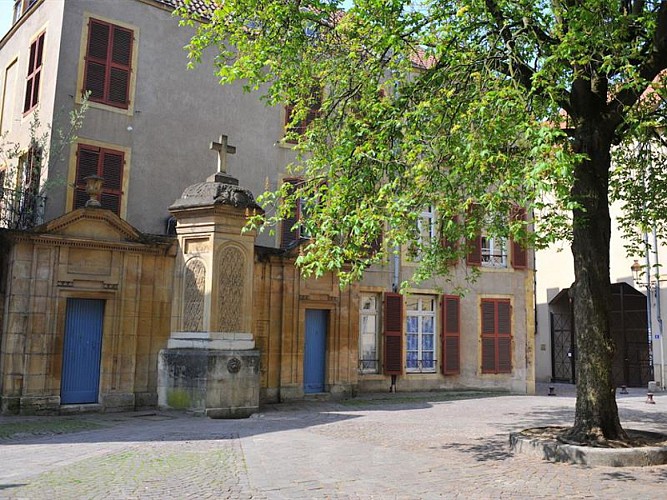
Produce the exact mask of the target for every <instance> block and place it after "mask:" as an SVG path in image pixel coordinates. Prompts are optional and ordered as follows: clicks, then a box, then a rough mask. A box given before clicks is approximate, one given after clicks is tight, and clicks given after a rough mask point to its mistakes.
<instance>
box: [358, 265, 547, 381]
mask: <svg viewBox="0 0 667 500" xmlns="http://www.w3.org/2000/svg"><path fill="white" fill-rule="evenodd" d="M530 254H532V252H531V253H530ZM508 260H509V259H508ZM395 265H398V284H400V283H401V282H402V281H404V280H407V279H409V278H410V277H411V276H412V273H413V272H414V269H415V266H414V265H412V264H410V263H409V262H405V260H404V256H403V255H401V256H400V257H399V260H398V262H395V261H394V260H393V257H391V258H390V260H388V261H387V262H386V264H385V265H383V266H373V267H371V268H369V270H368V271H367V272H366V273H365V275H364V279H363V280H362V282H361V283H360V291H361V292H370V293H382V292H385V291H391V290H392V287H393V285H394V269H395ZM532 266H533V261H532V258H531V259H530V260H529V265H528V267H527V268H526V269H525V270H518V269H513V268H512V267H511V266H510V264H509V262H508V267H507V268H502V269H493V268H486V267H479V268H478V270H479V275H478V276H477V277H474V278H473V270H472V268H471V267H468V266H466V264H465V262H459V263H458V265H457V266H456V267H455V268H454V270H453V272H452V274H451V276H449V277H436V278H433V279H430V280H427V281H424V282H422V283H419V284H418V285H414V286H413V287H412V288H409V289H408V293H409V294H428V295H433V296H437V298H438V301H437V303H438V304H437V311H436V332H442V325H441V324H440V323H441V311H440V308H441V304H440V300H439V299H440V296H441V295H443V294H457V293H458V292H460V291H463V295H462V296H461V301H460V320H461V336H460V366H461V371H460V373H459V374H458V375H442V374H441V373H440V371H439V366H440V362H441V360H442V347H441V345H440V339H439V338H438V339H437V343H438V345H437V348H436V356H437V359H438V370H437V373H405V374H403V375H401V376H399V378H398V381H397V389H398V390H433V389H463V388H470V387H474V388H480V389H501V390H509V391H512V392H519V393H526V392H528V393H532V392H533V391H534V386H535V372H534V370H535V366H534V357H533V356H534V342H535V329H534V312H533V311H534V296H533V290H534V288H533V287H534V284H533V277H534V273H533V271H532ZM482 298H503V299H509V300H510V302H511V306H512V319H511V321H512V373H511V374H509V375H506V374H498V375H495V374H482V370H481V319H480V300H481V299H482ZM358 316H359V313H358V311H357V312H356V318H357V319H356V321H357V322H358V321H359V320H358ZM403 318H405V311H404V315H403ZM358 328H359V327H357V329H358ZM388 381H389V377H387V376H385V375H382V374H363V375H360V376H359V389H360V391H368V390H382V391H384V390H387V388H388V387H389V382H388Z"/></svg>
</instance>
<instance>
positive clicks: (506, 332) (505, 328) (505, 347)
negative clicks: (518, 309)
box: [496, 300, 512, 373]
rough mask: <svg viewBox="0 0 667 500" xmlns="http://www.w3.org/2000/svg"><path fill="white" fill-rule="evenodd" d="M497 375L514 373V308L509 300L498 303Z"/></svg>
mask: <svg viewBox="0 0 667 500" xmlns="http://www.w3.org/2000/svg"><path fill="white" fill-rule="evenodd" d="M496 311H497V314H496V317H497V318H498V326H497V344H496V345H497V351H498V352H497V359H498V361H497V365H496V372H497V373H512V308H511V306H510V302H509V300H498V301H496Z"/></svg>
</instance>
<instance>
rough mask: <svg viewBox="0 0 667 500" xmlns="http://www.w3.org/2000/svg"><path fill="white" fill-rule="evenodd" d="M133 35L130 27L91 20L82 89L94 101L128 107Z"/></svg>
mask: <svg viewBox="0 0 667 500" xmlns="http://www.w3.org/2000/svg"><path fill="white" fill-rule="evenodd" d="M133 38H134V34H133V32H132V31H131V30H128V29H125V28H121V27H120V26H115V25H112V24H108V23H104V22H102V21H97V20H93V19H91V20H90V23H89V27H88V50H87V53H86V70H85V76H84V89H83V90H84V91H85V90H89V91H90V93H91V94H90V99H91V100H92V101H96V102H102V103H104V104H109V105H111V106H115V107H120V108H127V106H128V104H129V89H130V73H131V63H132V42H133Z"/></svg>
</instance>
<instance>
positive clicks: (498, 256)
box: [481, 234, 507, 268]
mask: <svg viewBox="0 0 667 500" xmlns="http://www.w3.org/2000/svg"><path fill="white" fill-rule="evenodd" d="M481 253H482V266H483V267H496V268H505V267H507V238H501V237H498V236H486V235H484V234H482V244H481Z"/></svg>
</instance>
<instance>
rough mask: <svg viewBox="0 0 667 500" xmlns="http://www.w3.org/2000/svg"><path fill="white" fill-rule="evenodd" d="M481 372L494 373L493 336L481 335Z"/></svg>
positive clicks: (494, 353) (494, 343)
mask: <svg viewBox="0 0 667 500" xmlns="http://www.w3.org/2000/svg"><path fill="white" fill-rule="evenodd" d="M482 373H496V339H495V337H482Z"/></svg>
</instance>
